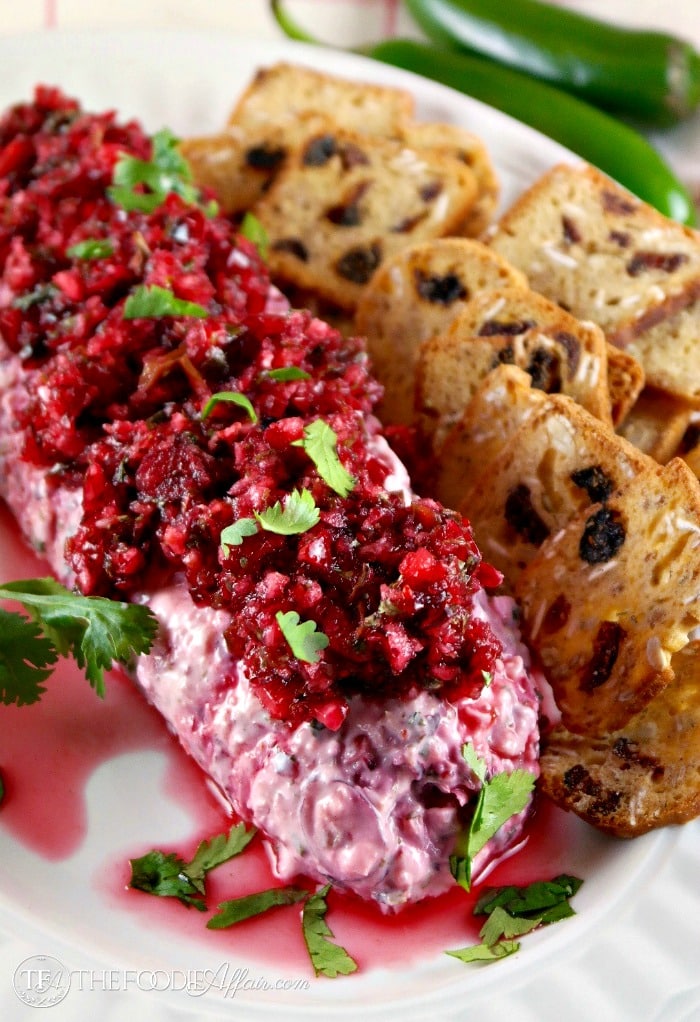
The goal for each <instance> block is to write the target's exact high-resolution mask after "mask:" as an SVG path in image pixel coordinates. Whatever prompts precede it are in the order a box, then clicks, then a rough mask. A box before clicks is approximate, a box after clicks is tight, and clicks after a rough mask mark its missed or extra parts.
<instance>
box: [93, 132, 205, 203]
mask: <svg viewBox="0 0 700 1022" xmlns="http://www.w3.org/2000/svg"><path fill="white" fill-rule="evenodd" d="M151 141H152V153H151V159H150V160H141V159H139V158H138V157H136V156H129V155H127V154H126V153H124V154H123V155H122V156H120V158H119V159H118V160H117V163H116V165H115V167H114V173H113V176H112V181H113V184H112V186H111V187H110V188H108V189H107V194H108V195H109V197H110V199H111V200H112V202H114V203H115V205H117V206H121V207H122V208H123V209H126V210H128V211H133V210H136V211H140V212H142V213H152V212H153V210H154V209H157V208H158V206H161V205H162V204H163V203H164V202H165V200H166V199H167V197H168V195H171V194H173V193H174V194H176V195H179V196H180V197H181V198H182V199H183V201H184V202H187V203H189V204H190V205H196V204H197V202H198V201H199V198H200V195H199V190H198V189H197V188H196V187H195V185H194V184H193V181H192V171H191V169H190V166H189V164H188V163H187V160H185V158H184V156H183V155H182V153H181V152H180V151H179V149H178V139H177V138H176V137H175V135H173V134H172V132H170V131H169V130H168V129H167V128H163V129H162V130H161V131H158V132H156V134H155V135H154V136H153V138H152V140H151Z"/></svg>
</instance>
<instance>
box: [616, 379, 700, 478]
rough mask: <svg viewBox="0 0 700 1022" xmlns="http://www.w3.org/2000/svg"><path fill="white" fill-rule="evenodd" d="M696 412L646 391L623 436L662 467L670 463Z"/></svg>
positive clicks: (671, 398) (660, 393) (668, 397)
mask: <svg viewBox="0 0 700 1022" xmlns="http://www.w3.org/2000/svg"><path fill="white" fill-rule="evenodd" d="M692 414H693V413H692V409H691V408H689V407H688V405H687V404H685V402H683V401H679V400H678V398H676V397H674V396H673V395H671V394H664V393H663V391H660V390H655V389H654V388H653V387H646V388H645V389H644V390H643V391H642V393H641V394H640V395H639V397H638V398H637V401H636V402H635V404H634V406H633V407H632V408H631V409H630V411H629V413H628V415H627V418H626V419H625V421H624V422H623V423H622V425H621V426H620V428H619V433H620V435H621V436H623V437H625V439H627V440H629V442H630V443H631V444H634V446H635V447H638V448H639V450H640V451H644V453H645V454H648V455H649V456H650V457H651V458H654V459H655V460H656V461H658V462H659V463H660V464H665V463H666V462H667V461H669V460H670V459H671V458H672V457H673V456H674V454H675V453H676V451H677V450H678V445H679V444H680V443H681V441H682V439H683V436H684V435H685V432H686V430H687V428H688V426H689V424H690V420H691V416H692Z"/></svg>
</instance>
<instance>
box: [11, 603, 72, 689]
mask: <svg viewBox="0 0 700 1022" xmlns="http://www.w3.org/2000/svg"><path fill="white" fill-rule="evenodd" d="M57 660H58V653H57V652H56V647H55V646H54V644H53V643H52V642H51V640H50V639H47V638H46V637H45V636H43V635H42V634H41V628H40V627H39V625H38V624H37V623H36V622H35V621H30V620H29V619H28V618H26V617H23V615H22V614H14V613H12V612H10V611H8V610H1V609H0V703H4V704H5V706H11V705H12V704H14V705H16V706H27V705H29V704H30V703H35V702H37V700H39V699H40V698H41V696H42V695H43V694H44V692H45V691H46V689H45V687H44V685H43V682H44V681H46V679H47V678H48V677H49V676H50V674H51V673H52V670H53V667H52V665H53V664H55V663H56V661H57Z"/></svg>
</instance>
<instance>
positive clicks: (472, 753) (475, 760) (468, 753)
mask: <svg viewBox="0 0 700 1022" xmlns="http://www.w3.org/2000/svg"><path fill="white" fill-rule="evenodd" d="M462 759H463V760H464V762H465V763H466V764H467V766H468V767H469V768H470V770H471V771H472V773H473V774H474V775H475V776H476V777H477V778H478V780H480V781H481V782H482V784H483V782H484V781H485V780H486V760H483V759H480V758H479V756H478V754H477V751H476V749H475V748H474V746H473V745H472V743H471V742H465V743H464V745H463V746H462Z"/></svg>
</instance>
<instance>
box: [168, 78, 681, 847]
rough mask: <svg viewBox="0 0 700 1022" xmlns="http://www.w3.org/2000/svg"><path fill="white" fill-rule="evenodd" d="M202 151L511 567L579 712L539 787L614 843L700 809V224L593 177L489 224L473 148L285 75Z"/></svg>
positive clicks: (528, 632) (534, 643)
mask: <svg viewBox="0 0 700 1022" xmlns="http://www.w3.org/2000/svg"><path fill="white" fill-rule="evenodd" d="M182 148H183V152H184V153H185V155H186V156H187V158H188V159H189V160H190V163H191V165H192V167H193V171H194V174H195V177H196V179H197V181H198V182H199V183H200V184H202V185H206V186H209V187H212V188H213V189H214V191H215V192H216V193H217V195H218V197H219V199H220V201H221V203H222V205H223V208H224V210H225V211H226V212H227V213H229V214H230V215H231V216H232V217H233V218H236V217H239V216H241V215H242V214H243V213H245V212H248V211H252V212H253V213H254V214H255V216H256V217H257V218H258V219H259V220H260V222H261V223H262V225H263V226H264V228H265V230H266V232H267V234H268V236H269V241H270V244H269V263H270V269H271V272H272V275H273V277H274V278H275V279H276V280H277V281H278V282H279V283H280V285H281V286H283V287H284V288H286V289H287V291H288V292H289V290H290V289H291V290H292V292H293V293H294V294H295V295H300V296H302V297H303V299H304V301H305V303H306V304H309V303H310V304H312V305H313V306H315V307H317V308H319V309H320V310H321V311H324V312H326V311H328V310H330V309H332V310H334V311H335V312H336V313H337V314H338V315H339V318H340V319H341V321H342V325H343V328H345V329H348V330H352V331H353V332H356V333H360V334H362V335H363V336H365V337H366V338H367V345H368V349H369V352H370V355H371V357H372V361H373V365H374V370H375V374H376V375H377V376H378V378H379V379H380V381H381V382H382V384H383V385H384V389H385V392H384V398H383V402H382V405H381V407H380V409H379V412H380V414H381V416H382V417H383V419H384V421H385V422H386V423H387V424H404V425H407V426H409V427H411V428H412V429H413V430H415V431H416V432H417V434H418V435H419V436H420V438H421V441H422V444H423V445H424V447H425V449H426V450H427V452H428V455H429V457H430V458H431V459H432V462H433V464H434V465H435V467H436V478H435V483H434V491H435V495H436V496H437V497H438V498H439V499H441V500H442V501H443V502H444V503H446V504H448V505H449V506H453V507H456V508H459V509H460V510H461V511H462V512H463V513H464V514H465V516H466V517H467V518H468V519H469V520H470V521H471V523H472V526H473V529H474V532H475V535H476V538H477V540H478V542H479V544H480V547H481V549H482V551H483V553H484V556H485V557H486V558H487V559H488V560H490V561H491V562H492V563H494V564H495V565H496V566H497V567H498V568H499V569H500V570H501V572H502V573H503V576H504V582H503V588H504V590H505V591H508V592H510V593H511V594H512V595H513V596H514V597H515V599H516V600H517V602H518V604H519V606H520V609H521V615H522V627H523V632H524V635H525V638H526V639H527V641H528V644H529V645H530V648H531V649H532V650H533V653H534V655H535V657H536V659H537V660H538V661H539V662H540V663H541V665H542V667H543V669H544V673H545V675H546V677H547V679H548V680H549V682H550V684H551V686H552V688H553V692H554V696H555V700H556V703H557V706H558V708H559V711H560V713H561V719H560V720H557V721H553V722H551V727H550V728H549V729H548V731H547V733H546V734H545V737H544V740H543V751H542V757H541V765H542V787H543V789H544V791H546V792H547V793H548V794H549V795H550V796H551V797H552V798H553V799H554V801H555V802H557V803H558V804H559V805H561V806H563V807H565V808H567V809H571V810H573V811H574V812H576V813H578V814H579V815H580V816H582V817H583V818H584V819H587V820H589V821H590V822H591V823H593V824H594V825H595V826H597V827H599V828H600V829H602V830H605V831H607V832H610V833H613V834H617V835H620V836H633V835H635V834H640V833H643V832H645V831H647V830H649V829H651V828H653V827H658V826H661V825H664V824H668V823H677V822H682V821H685V820H688V819H690V818H692V817H695V816H697V815H700V483H699V482H698V478H697V475H696V471H700V444H699V441H700V426H699V425H696V423H698V422H700V357H698V356H700V235H699V234H698V233H697V232H694V231H692V230H690V229H688V228H686V227H683V226H681V225H679V224H677V223H674V222H672V221H669V220H667V219H666V218H664V217H663V216H661V215H660V214H659V213H657V212H656V211H654V210H653V209H651V208H650V207H649V206H647V205H645V204H644V203H642V202H641V201H640V200H638V199H636V198H634V197H633V196H632V195H630V194H629V193H627V192H626V191H624V190H623V189H622V188H620V187H619V186H617V185H616V184H614V183H613V182H611V181H610V180H609V179H608V178H607V177H605V176H604V175H602V174H601V173H599V172H598V171H596V170H594V169H593V168H592V167H589V166H587V165H576V166H574V165H561V166H557V167H554V168H553V169H552V170H551V171H549V172H548V173H547V174H545V175H544V176H543V177H542V179H541V180H540V181H538V182H537V183H536V184H535V186H534V187H532V188H531V189H530V190H529V191H527V192H526V193H525V194H524V195H522V196H521V198H520V199H519V200H518V201H517V202H516V203H515V205H514V206H513V207H512V208H511V209H510V210H508V211H507V212H506V213H505V214H504V215H503V216H502V217H501V219H500V220H499V221H498V222H497V223H492V222H491V221H492V218H493V217H494V215H495V210H496V207H497V202H498V181H497V177H496V173H495V171H494V168H493V166H492V164H491V161H490V159H489V156H488V153H487V152H486V149H485V147H484V145H483V144H482V143H481V142H480V141H479V139H477V138H476V137H475V136H473V135H472V134H470V133H469V132H468V131H466V130H465V129H463V128H461V127H459V128H458V127H455V126H453V125H434V124H425V123H421V122H419V121H417V120H416V119H415V116H414V109H413V102H412V98H411V97H410V96H409V95H408V94H407V93H404V92H403V91H402V90H396V89H386V88H380V87H376V86H368V85H362V84H357V83H351V82H347V81H344V80H343V79H339V78H336V77H334V76H329V75H324V74H319V73H318V72H316V71H312V70H309V69H306V68H300V67H296V66H292V65H288V64H280V65H275V66H274V67H271V68H267V69H264V70H262V71H260V72H259V73H258V75H257V76H256V78H255V79H254V81H253V82H252V83H251V84H250V86H249V88H248V89H247V90H246V92H245V93H244V94H243V96H242V97H241V99H240V100H239V102H238V103H237V104H236V106H235V108H234V110H233V112H232V115H231V118H230V122H229V124H228V125H227V126H226V127H225V129H224V130H223V131H222V132H221V133H220V134H219V135H216V136H211V137H209V138H199V139H189V140H186V141H185V142H183V143H182Z"/></svg>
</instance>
